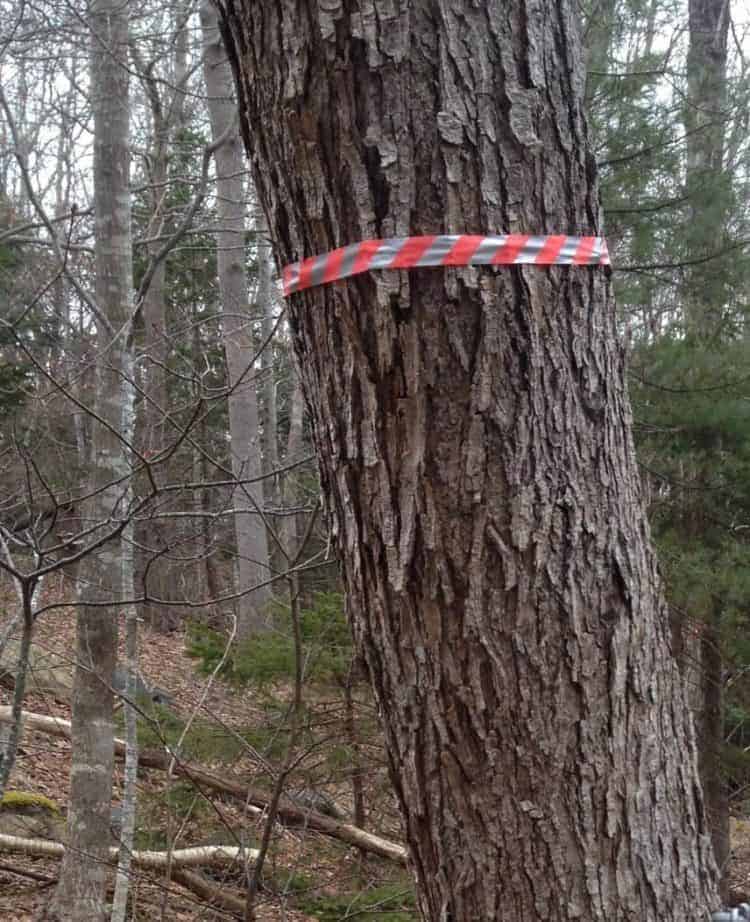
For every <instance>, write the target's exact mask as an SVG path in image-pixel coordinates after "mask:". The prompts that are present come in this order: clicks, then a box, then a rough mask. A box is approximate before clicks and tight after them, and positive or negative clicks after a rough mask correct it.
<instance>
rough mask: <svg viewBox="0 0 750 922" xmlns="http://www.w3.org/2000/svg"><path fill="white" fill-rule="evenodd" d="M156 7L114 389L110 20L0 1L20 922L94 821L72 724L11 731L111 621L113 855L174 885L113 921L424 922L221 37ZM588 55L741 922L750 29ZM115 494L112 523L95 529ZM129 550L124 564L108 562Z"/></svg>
mask: <svg viewBox="0 0 750 922" xmlns="http://www.w3.org/2000/svg"><path fill="white" fill-rule="evenodd" d="M129 6H130V8H131V14H130V17H131V21H130V30H131V31H130V36H129V41H128V54H127V56H126V58H124V59H123V60H120V61H118V62H117V64H118V66H119V67H121V68H123V69H124V71H125V72H127V73H128V74H129V76H130V132H131V139H130V144H131V163H130V187H131V196H130V208H131V221H130V240H129V241H128V247H129V248H130V251H131V252H132V268H133V283H134V284H133V297H132V312H131V314H130V316H129V317H128V318H125V319H124V323H125V326H123V328H122V330H117V329H113V331H112V335H113V336H114V337H115V339H117V338H118V337H119V341H120V342H121V344H124V345H123V350H124V352H123V354H124V355H125V358H126V363H125V365H121V366H118V367H119V371H120V376H119V378H118V380H117V381H116V382H115V383H114V384H113V383H112V381H111V380H110V381H109V384H108V383H107V381H108V379H107V376H106V375H102V374H101V373H100V372H99V371H98V369H99V368H100V367H101V365H102V362H101V355H97V350H98V349H99V345H98V344H99V343H100V342H101V340H100V339H98V338H97V322H99V323H101V322H102V321H101V318H98V317H97V309H96V303H95V299H94V297H93V277H94V266H93V252H94V250H93V245H94V244H93V240H94V234H95V231H96V227H95V226H94V221H93V216H92V215H93V212H92V195H93V183H92V166H93V159H92V158H93V135H92V100H93V99H94V97H95V95H96V87H95V86H94V85H93V84H92V82H91V78H90V71H89V58H90V53H91V51H90V49H91V30H90V28H89V24H88V21H87V15H86V10H85V9H83V8H82V7H80V5H77V4H68V3H65V2H56V0H47V2H43V3H36V4H35V3H26V2H22V3H6V2H0V21H1V22H2V23H3V26H2V29H0V131H1V132H2V141H1V142H0V567H2V570H3V577H2V586H1V587H0V593H1V595H0V598H1V599H2V608H1V609H0V647H1V648H2V652H1V653H0V669H1V670H2V676H1V677H0V683H1V687H0V697H1V698H2V704H3V705H7V706H6V707H4V708H0V720H2V721H3V722H2V723H0V742H1V743H2V746H3V759H2V760H0V793H2V790H3V789H4V790H5V796H4V799H3V801H2V802H1V803H0V910H2V911H3V912H4V913H5V914H6V917H7V918H19V919H21V918H26V915H25V914H29V915H30V914H32V913H33V912H35V911H36V910H37V909H38V908H39V906H40V905H41V904H42V903H43V902H44V900H45V899H46V898H47V896H48V893H49V886H50V884H51V883H53V882H54V880H55V877H56V874H57V868H58V864H57V863H56V861H55V860H54V859H51V858H46V859H45V858H38V857H35V858H30V857H29V856H28V855H27V856H19V855H18V854H7V855H4V854H3V851H4V850H5V849H4V847H3V842H2V834H8V835H15V836H22V837H26V838H28V837H35V838H38V837H42V838H48V839H52V840H57V839H60V837H61V836H62V835H63V829H64V819H63V818H64V814H65V811H66V809H67V808H68V802H67V801H68V779H67V776H68V773H69V765H70V746H69V743H68V741H67V739H65V734H64V732H63V730H61V728H62V727H63V725H62V724H59V723H58V724H54V725H53V729H54V730H55V732H56V735H50V734H49V732H47V731H49V729H50V726H46V727H45V725H43V724H42V723H40V722H39V721H38V722H37V724H36V725H35V724H34V723H33V721H32V720H31V719H28V720H27V725H26V730H25V732H24V734H23V736H21V737H20V739H19V734H18V733H17V732H16V727H17V721H14V716H15V715H14V714H12V713H11V707H14V708H15V711H16V712H17V711H18V710H19V709H20V707H21V702H22V701H23V707H24V709H25V710H26V711H29V712H33V713H34V714H37V715H51V716H53V717H56V718H61V719H67V718H68V717H69V715H70V699H71V688H72V666H73V664H74V662H75V659H76V652H75V640H74V630H75V629H74V622H75V618H76V612H77V608H78V603H79V602H81V601H83V602H85V603H86V605H87V606H88V608H87V610H88V611H89V612H91V611H93V610H94V608H95V607H96V606H97V605H99V606H101V608H104V609H106V610H107V611H108V612H109V613H110V618H111V619H112V620H114V619H115V617H117V619H118V620H120V621H121V622H122V631H121V640H120V664H119V666H118V670H117V671H116V673H115V680H114V681H113V686H114V691H115V692H116V693H118V695H120V696H122V697H124V699H125V705H124V707H122V708H121V709H120V710H119V711H118V716H117V718H116V722H117V724H118V726H117V732H118V736H122V737H125V736H129V739H130V743H131V746H130V752H131V759H130V761H129V762H128V763H127V764H128V765H129V767H130V770H127V769H126V770H125V771H123V769H122V763H121V762H120V763H118V776H117V777H118V783H117V795H116V800H115V802H114V803H113V805H112V808H111V844H112V845H113V846H116V845H118V844H119V843H120V842H121V841H123V840H124V842H125V846H126V848H125V849H123V852H124V853H127V854H130V853H131V852H132V850H133V849H135V850H136V851H138V850H140V851H142V850H144V849H154V850H158V851H160V852H162V853H163V854H164V855H166V858H165V864H164V866H163V867H159V868H158V869H156V870H153V869H152V870H151V871H147V870H145V869H142V868H141V867H139V865H138V862H137V861H134V862H133V864H132V866H128V863H127V861H125V862H124V860H123V857H122V855H121V857H120V871H121V873H120V875H118V878H117V880H118V886H117V887H116V888H115V890H114V891H113V894H114V895H113V901H114V910H113V919H117V918H125V912H126V902H125V900H126V899H127V888H126V887H125V886H124V885H123V884H122V881H128V882H129V883H130V902H129V903H128V904H127V906H128V913H129V915H128V917H131V916H132V918H142V919H153V918H159V917H161V918H169V919H177V918H186V919H187V918H199V917H200V918H214V917H217V918H218V917H219V916H223V915H226V914H229V915H231V914H232V913H238V912H242V913H247V914H248V916H249V915H252V913H257V918H261V919H274V918H288V919H304V918H316V919H320V920H338V919H344V918H353V917H354V916H357V915H359V916H361V915H363V914H364V913H366V914H367V915H368V916H369V915H375V916H376V917H377V918H381V919H387V920H391V922H397V920H405V919H410V918H413V917H415V914H414V909H413V896H412V893H411V883H410V880H409V877H408V875H407V874H406V872H405V871H404V870H403V867H402V864H403V852H402V851H400V850H399V846H398V845H397V841H398V839H399V837H400V829H399V823H398V819H397V812H396V809H395V804H394V802H393V797H392V795H391V793H390V789H389V784H388V779H387V774H386V771H385V759H384V755H383V752H382V742H381V739H380V735H379V729H378V722H377V714H376V713H375V710H374V707H373V704H372V700H371V697H370V694H369V691H368V688H367V684H366V681H365V677H364V673H363V670H362V667H361V665H360V664H359V663H358V662H357V659H356V657H355V655H354V653H353V649H352V645H351V641H350V636H349V631H348V627H347V625H346V621H345V618H344V614H343V604H342V598H341V594H340V586H339V582H338V577H337V566H336V560H335V558H334V556H333V555H332V552H331V546H330V542H329V538H328V535H327V532H326V520H325V514H324V510H322V509H321V507H320V501H319V489H318V483H317V473H316V467H315V464H314V460H313V457H312V447H311V439H310V432H309V426H308V423H307V417H306V412H305V407H304V403H303V398H302V393H301V389H300V387H299V383H298V380H297V375H296V372H295V364H294V357H293V355H292V353H291V347H290V342H289V335H288V329H287V326H286V321H285V317H284V309H283V308H284V305H283V300H282V298H281V296H280V286H279V284H278V279H277V275H276V268H277V267H276V265H275V263H274V260H273V257H272V254H271V252H270V248H269V246H268V244H267V242H266V238H265V231H264V224H263V219H262V216H261V214H260V211H259V209H258V207H257V203H256V202H255V200H254V196H253V189H252V185H251V182H250V179H249V177H248V176H247V175H246V172H245V158H244V152H243V149H242V143H241V140H240V137H239V127H238V122H237V119H236V117H235V115H234V111H235V107H236V103H235V101H234V98H233V92H234V89H233V83H232V79H231V74H230V72H229V69H228V65H227V63H226V60H225V58H224V56H223V53H222V50H221V46H220V44H219V40H218V35H217V32H216V23H215V18H214V14H213V12H212V10H211V8H210V6H209V5H208V4H205V5H203V6H201V5H200V4H197V3H192V2H190V0H175V2H170V3H166V4H153V3H151V2H148V0H146V2H139V3H133V4H130V5H129ZM689 8H690V9H689ZM691 11H692V13H693V15H692V16H689V12H691ZM697 12H700V15H697ZM581 22H582V29H583V35H584V42H585V46H586V49H587V66H588V76H587V84H586V96H587V104H588V112H589V124H590V131H591V135H592V138H593V146H594V151H595V157H596V160H597V163H598V169H599V175H600V183H601V191H602V201H603V207H604V212H605V219H606V234H607V238H608V242H609V248H610V252H611V254H612V260H613V265H614V281H615V287H616V292H617V304H618V312H619V313H618V319H619V326H620V331H621V336H622V340H623V343H624V345H625V346H626V348H627V349H628V352H629V365H630V391H631V398H632V401H633V407H634V415H635V433H636V438H637V442H638V450H639V459H640V464H641V469H642V476H643V479H644V483H645V484H646V486H647V489H648V491H649V497H650V517H651V525H652V530H653V535H654V538H655V541H656V543H657V545H658V550H659V558H660V562H661V568H662V572H663V575H664V579H665V582H666V586H667V590H668V594H669V600H670V606H671V616H672V633H673V643H674V648H675V650H676V652H677V653H678V656H679V658H680V664H681V668H682V669H683V672H684V674H685V676H686V679H687V682H688V685H689V688H690V696H691V706H692V708H693V711H694V715H695V720H696V727H697V730H698V735H699V741H700V752H701V774H702V777H703V782H704V787H705V789H706V793H707V801H708V805H709V808H710V811H711V820H712V827H713V832H714V842H715V847H716V852H717V856H718V857H719V859H720V862H721V863H722V864H724V866H725V871H726V885H727V891H728V892H729V893H730V895H731V896H732V897H733V898H734V901H735V902H736V901H738V900H739V898H741V897H743V896H744V897H746V896H747V894H748V892H750V870H748V867H750V857H748V856H747V855H746V852H747V849H746V848H745V845H744V840H743V829H744V826H743V823H744V818H745V816H746V813H747V809H748V804H749V803H750V788H749V787H748V784H749V783H750V755H749V751H750V629H749V628H750V626H749V625H748V617H749V615H750V567H749V566H748V564H749V563H750V371H748V369H750V335H749V331H750V316H749V315H748V298H747V292H748V282H749V279H748V275H749V273H750V259H749V258H748V244H749V243H750V227H749V226H748V225H749V222H750V214H749V213H748V205H747V203H748V181H749V179H750V173H749V170H750V140H749V138H748V120H749V118H750V98H749V97H750V70H749V68H750V60H749V58H748V56H749V55H750V9H748V8H747V7H746V6H745V5H743V4H741V3H739V2H738V0H734V2H730V0H715V2H704V3H694V2H692V0H691V3H690V4H688V3H687V2H681V0H680V2H662V0H598V2H585V3H581ZM452 230H454V231H456V232H458V231H460V230H461V229H459V228H456V229H452ZM502 230H503V229H502V228H488V229H487V231H488V232H501V231H502ZM125 327H126V328H125ZM115 334H117V335H116V336H115ZM128 363H129V364H128ZM105 364H106V363H105ZM123 368H124V369H125V372H123V371H122V369H123ZM108 386H111V387H112V388H114V390H113V391H112V394H111V395H110V396H111V398H112V400H114V401H115V402H116V403H117V401H118V400H119V404H118V405H119V407H120V416H119V422H118V425H116V426H112V425H111V424H110V425H109V428H110V430H111V434H112V436H113V439H114V440H115V443H116V444H119V445H120V447H121V450H120V455H121V456H122V459H124V460H123V461H122V463H123V464H124V466H123V467H121V469H119V471H118V472H117V476H116V477H115V478H114V479H112V478H111V477H110V478H109V479H108V480H107V484H106V485H105V484H104V483H103V482H102V480H101V476H100V475H101V472H102V470H104V469H105V468H106V469H107V471H110V470H111V468H107V463H108V462H107V458H106V457H104V455H103V454H102V450H103V449H102V445H101V443H95V441H94V440H93V439H92V431H93V428H94V427H95V425H97V423H96V422H95V420H97V419H101V415H100V410H99V408H100V407H101V406H102V405H103V403H102V401H103V393H102V389H103V388H106V387H108ZM118 388H119V390H118ZM122 446H124V450H122ZM105 448H106V446H105ZM106 450H108V451H112V450H113V449H111V446H110V448H109V449H106ZM110 460H111V458H110ZM113 485H114V489H115V491H119V499H117V500H116V502H115V508H116V510H117V512H116V515H108V516H107V517H106V519H105V518H102V517H101V516H102V515H103V513H101V508H102V507H101V506H100V505H97V502H98V500H97V497H100V496H101V495H102V494H103V493H104V492H105V491H106V489H112V488H113ZM113 531H116V532H117V533H118V534H119V535H121V536H122V543H121V545H120V546H121V548H122V552H121V554H120V555H119V557H118V558H117V559H110V558H107V557H106V556H105V555H104V552H103V550H102V541H101V538H102V535H104V534H109V533H112V532H113ZM93 573H98V574H102V573H103V574H105V576H107V578H108V580H109V582H108V583H107V584H106V585H103V583H102V580H101V579H99V578H98V577H97V579H94V578H93V577H92V574H93ZM93 588H96V591H97V592H99V593H100V595H99V596H95V593H93V591H92V590H93ZM102 592H103V594H101V593H102ZM92 606H93V607H92ZM100 610H101V609H100ZM136 632H140V643H139V645H140V656H139V659H140V662H139V664H138V665H137V668H135V669H134V664H135V659H136ZM128 675H130V676H131V678H130V682H131V683H133V684H131V685H128V684H127V683H128ZM136 733H137V740H138V744H139V747H140V749H141V765H140V768H139V770H138V774H137V778H136V776H135V774H134V771H133V767H134V762H133V759H132V752H133V745H132V744H133V742H134V741H135V738H136ZM84 757H85V754H84ZM730 815H731V816H732V817H733V818H734V827H733V828H734V832H735V836H736V838H735V841H734V846H735V858H734V862H732V861H731V858H730V850H729V823H730ZM277 819H281V820H283V825H281V826H280V825H279V824H278V823H276V820H277ZM316 824H317V825H316ZM326 824H327V825H326ZM352 827H357V828H359V829H366V830H368V831H370V832H371V833H373V836H374V837H373V838H372V839H367V838H365V839H358V838H357V834H356V830H355V831H354V832H352V831H351V830H352ZM216 845H227V846H231V847H233V848H238V849H240V853H242V850H243V849H244V850H247V849H260V851H261V855H262V858H261V860H260V861H256V862H255V863H254V865H253V867H252V869H251V870H247V869H246V868H245V866H244V865H243V863H242V861H241V860H240V861H237V860H235V859H236V854H235V853H232V855H233V858H232V860H230V858H229V857H228V855H229V853H228V852H227V853H223V854H222V853H219V854H218V856H217V853H215V852H212V853H209V852H204V853H203V854H202V855H199V856H198V857H197V858H196V861H195V864H196V865H197V866H198V868H199V870H196V869H195V868H193V869H192V870H188V869H186V867H185V866H184V865H183V864H182V861H181V858H180V850H181V849H184V848H187V847H189V846H197V847H202V848H210V847H212V846H216ZM746 863H747V866H746ZM212 864H213V865H214V866H213V867H212V866H211V865H212ZM123 891H124V892H125V895H124V896H123ZM209 907H211V908H209ZM118 913H119V915H118Z"/></svg>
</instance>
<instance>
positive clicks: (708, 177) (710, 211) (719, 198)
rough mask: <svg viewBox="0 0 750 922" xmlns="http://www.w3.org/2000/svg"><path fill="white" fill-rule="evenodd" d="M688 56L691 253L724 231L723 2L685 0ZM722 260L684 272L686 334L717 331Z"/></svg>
mask: <svg viewBox="0 0 750 922" xmlns="http://www.w3.org/2000/svg"><path fill="white" fill-rule="evenodd" d="M689 15H690V43H689V46H688V56H687V98H686V101H685V133H686V138H687V165H686V177H685V185H686V192H687V195H688V200H689V203H690V204H689V207H690V212H689V218H688V220H687V221H686V223H685V230H686V240H687V245H688V249H689V251H690V255H691V256H693V257H696V258H700V257H701V256H705V255H706V253H715V252H716V251H717V249H720V246H721V240H722V237H723V236H724V235H725V233H726V221H727V215H728V210H729V196H730V189H731V184H730V182H729V177H727V176H726V175H725V173H724V145H725V134H726V125H727V111H726V107H727V36H728V31H729V16H730V3H729V2H728V0H690V2H689ZM722 272H723V270H722V263H721V261H714V262H713V263H710V262H709V263H704V264H702V265H700V266H699V267H698V268H697V269H696V270H694V271H692V272H688V273H687V277H686V285H685V289H684V292H685V306H686V319H687V326H688V332H689V333H690V334H691V335H693V336H697V337H699V338H706V337H709V336H713V335H715V334H716V332H717V330H718V329H719V326H720V322H721V316H722V309H723V308H724V307H725V305H726V300H727V298H726V295H727V294H728V292H727V291H726V288H725V282H724V280H723V278H722Z"/></svg>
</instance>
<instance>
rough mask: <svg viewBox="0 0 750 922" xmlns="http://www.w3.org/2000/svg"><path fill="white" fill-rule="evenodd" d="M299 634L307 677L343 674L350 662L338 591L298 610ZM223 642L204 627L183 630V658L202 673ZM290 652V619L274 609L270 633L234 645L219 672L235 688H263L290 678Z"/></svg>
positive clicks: (214, 662)
mask: <svg viewBox="0 0 750 922" xmlns="http://www.w3.org/2000/svg"><path fill="white" fill-rule="evenodd" d="M300 635H301V639H302V647H303V651H302V652H303V660H304V663H305V669H306V676H307V678H313V679H317V680H319V681H330V680H333V679H340V678H343V677H344V676H345V675H346V672H347V670H348V669H349V664H350V662H351V658H352V638H351V634H350V631H349V626H348V624H347V623H346V618H345V616H344V609H343V601H342V597H341V595H340V593H337V592H319V593H317V594H316V595H315V597H314V604H313V605H312V606H311V607H310V608H305V609H303V610H302V611H301V612H300ZM225 647H226V638H225V637H224V636H223V635H222V634H221V633H219V632H218V631H214V630H212V629H211V628H209V627H207V626H206V625H204V624H193V625H191V626H190V627H189V629H188V645H187V654H188V656H190V657H192V658H193V659H195V660H198V662H199V669H200V671H201V672H203V673H205V674H209V673H211V672H213V671H214V670H215V669H216V668H217V666H218V664H219V663H220V662H221V659H222V656H223V655H224V650H225ZM294 668H295V651H294V639H293V634H292V620H291V615H290V613H289V611H288V610H287V609H284V608H281V607H280V606H279V607H277V608H276V610H275V611H274V629H273V630H271V631H269V632H268V633H266V634H262V635H260V636H258V637H253V638H251V639H249V640H247V641H245V642H243V643H241V644H237V645H236V646H235V648H234V649H233V650H232V651H230V655H229V656H228V657H227V659H226V661H225V663H224V665H223V667H222V669H221V674H222V675H224V677H225V678H227V679H228V680H229V681H231V682H234V683H236V684H237V685H240V686H243V685H254V686H256V687H259V688H263V687H266V686H268V685H270V684H271V683H273V682H277V681H284V680H289V679H291V678H292V677H293V676H294Z"/></svg>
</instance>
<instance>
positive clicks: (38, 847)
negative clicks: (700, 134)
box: [0, 834, 258, 915]
mask: <svg viewBox="0 0 750 922" xmlns="http://www.w3.org/2000/svg"><path fill="white" fill-rule="evenodd" d="M0 852H6V853H9V854H15V855H26V856H28V857H31V858H56V859H59V858H62V857H63V855H64V854H65V846H64V845H63V844H62V843H61V842H54V841H52V840H51V839H24V838H22V837H21V836H6V835H2V834H0ZM117 852H118V849H117V848H115V847H113V848H110V850H109V860H110V862H111V863H112V864H113V865H115V864H117ZM257 856H258V852H257V850H256V849H242V848H236V847H234V846H226V845H204V846H199V847H196V848H176V849H174V850H173V851H172V852H171V853H170V852H153V851H134V852H133V853H132V855H131V864H132V866H133V867H137V868H142V869H143V870H148V871H162V870H164V869H165V868H166V867H168V866H169V867H170V868H171V877H172V880H174V881H175V882H176V883H179V884H181V885H182V886H183V887H186V888H187V889H188V890H192V892H193V893H194V894H195V895H196V896H198V897H200V899H202V900H204V901H205V902H208V903H210V904H211V905H213V906H219V907H220V908H221V909H226V910H229V911H230V912H233V913H235V914H236V915H244V909H245V898H244V897H243V896H242V894H241V893H239V892H237V891H234V890H228V889H226V888H224V887H219V886H217V885H216V884H214V883H212V882H211V881H209V880H207V879H206V878H205V877H203V876H202V875H201V874H195V873H194V872H192V871H188V870H187V868H191V867H206V866H213V867H216V866H225V865H226V866H232V865H234V864H236V863H238V862H241V861H243V859H244V862H245V863H247V862H249V861H254V860H255V859H256V858H257ZM12 870H13V871H14V873H21V874H23V875H25V876H29V877H31V876H33V877H34V878H35V879H37V880H41V881H43V882H44V883H45V884H52V883H55V882H56V880H57V878H54V877H47V876H46V875H41V874H33V873H32V872H29V871H26V870H23V869H21V870H17V869H12Z"/></svg>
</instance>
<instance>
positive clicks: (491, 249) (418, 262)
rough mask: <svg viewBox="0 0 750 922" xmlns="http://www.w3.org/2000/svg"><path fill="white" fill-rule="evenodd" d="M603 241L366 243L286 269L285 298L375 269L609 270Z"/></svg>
mask: <svg viewBox="0 0 750 922" xmlns="http://www.w3.org/2000/svg"><path fill="white" fill-rule="evenodd" d="M609 264H610V263H609V252H608V251H607V241H606V240H605V239H604V237H567V236H565V235H563V234H557V235H554V234H553V235H552V236H531V235H527V234H500V235H497V236H494V237H479V236H472V235H469V234H447V235H440V236H438V235H436V236H432V237H389V238H387V239H385V240H363V241H362V242H361V243H351V244H349V246H345V247H340V248H339V249H338V250H331V252H330V253H321V254H320V255H319V256H310V257H309V258H308V259H303V260H302V262H298V263H292V264H291V265H289V266H285V267H284V271H283V273H282V282H283V285H284V297H285V298H288V297H289V295H291V294H294V292H295V291H304V289H305V288H313V287H314V286H315V285H327V284H328V283H329V282H337V281H339V280H340V279H346V278H349V277H350V276H352V275H359V273H360V272H369V271H370V270H371V269H419V268H422V267H424V266H608V265H609Z"/></svg>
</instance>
